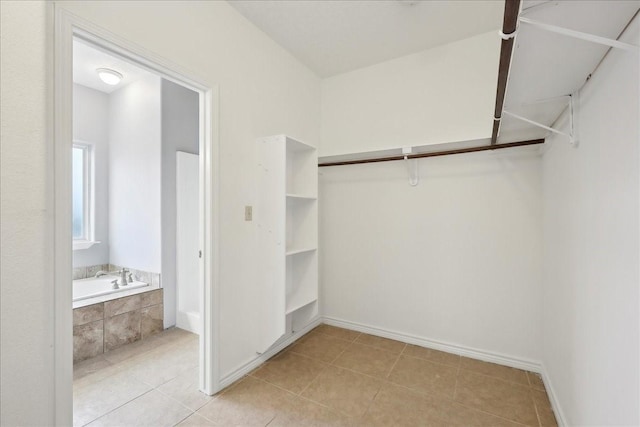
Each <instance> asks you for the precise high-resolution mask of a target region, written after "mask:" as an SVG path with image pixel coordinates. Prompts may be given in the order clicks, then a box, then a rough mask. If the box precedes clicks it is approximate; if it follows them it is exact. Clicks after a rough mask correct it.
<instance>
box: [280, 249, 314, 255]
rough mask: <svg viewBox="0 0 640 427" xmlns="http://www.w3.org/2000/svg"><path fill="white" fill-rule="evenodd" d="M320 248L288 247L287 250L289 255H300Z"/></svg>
mask: <svg viewBox="0 0 640 427" xmlns="http://www.w3.org/2000/svg"><path fill="white" fill-rule="evenodd" d="M316 250H318V248H301V249H288V250H287V252H286V255H287V256H290V255H298V254H303V253H305V252H313V251H316Z"/></svg>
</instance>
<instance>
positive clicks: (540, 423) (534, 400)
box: [529, 393, 542, 427]
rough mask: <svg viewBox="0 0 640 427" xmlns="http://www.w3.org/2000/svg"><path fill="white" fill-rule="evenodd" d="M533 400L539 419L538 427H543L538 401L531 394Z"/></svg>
mask: <svg viewBox="0 0 640 427" xmlns="http://www.w3.org/2000/svg"><path fill="white" fill-rule="evenodd" d="M529 394H530V397H531V400H532V401H533V409H534V411H536V417H537V418H538V425H539V426H541V427H542V418H541V417H540V412H538V403H537V402H536V399H535V398H534V397H533V393H529Z"/></svg>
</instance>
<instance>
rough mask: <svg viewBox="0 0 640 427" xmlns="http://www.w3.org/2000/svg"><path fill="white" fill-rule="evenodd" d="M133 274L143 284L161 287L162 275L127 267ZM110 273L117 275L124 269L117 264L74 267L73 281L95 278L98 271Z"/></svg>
mask: <svg viewBox="0 0 640 427" xmlns="http://www.w3.org/2000/svg"><path fill="white" fill-rule="evenodd" d="M125 268H126V269H127V270H129V272H131V274H133V275H134V276H135V278H136V279H137V280H139V281H141V282H145V283H149V284H151V285H152V286H153V287H160V274H159V273H151V272H149V271H142V270H136V269H135V268H129V267H125ZM100 270H102V271H108V272H110V273H115V272H116V271H120V270H122V267H121V266H119V265H115V264H100V265H91V266H88V267H74V268H73V280H78V279H87V278H90V277H95V276H96V273H97V272H98V271H100Z"/></svg>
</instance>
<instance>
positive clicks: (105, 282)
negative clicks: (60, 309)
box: [73, 275, 150, 306]
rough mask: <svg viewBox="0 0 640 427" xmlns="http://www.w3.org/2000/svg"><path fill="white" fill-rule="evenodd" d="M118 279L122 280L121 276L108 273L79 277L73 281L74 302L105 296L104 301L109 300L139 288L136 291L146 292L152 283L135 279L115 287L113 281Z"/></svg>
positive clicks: (129, 293)
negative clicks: (84, 277)
mask: <svg viewBox="0 0 640 427" xmlns="http://www.w3.org/2000/svg"><path fill="white" fill-rule="evenodd" d="M114 280H117V281H118V282H120V279H119V277H117V276H114V275H106V276H100V277H91V278H88V279H79V280H74V281H73V302H74V303H75V302H78V301H84V300H88V299H91V302H97V301H93V298H97V297H105V298H103V301H101V302H104V301H107V300H110V299H115V298H121V297H123V296H126V295H133V293H131V292H129V291H132V290H137V291H136V292H134V293H140V292H146V291H148V290H150V289H149V286H150V284H149V283H145V282H140V281H137V280H136V281H133V282H131V283H127V284H126V285H122V286H119V288H118V289H114V288H113V283H112V282H113V281H114ZM145 288H146V289H145ZM83 305H86V304H82V303H81V304H78V306H83Z"/></svg>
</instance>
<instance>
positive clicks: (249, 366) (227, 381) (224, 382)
mask: <svg viewBox="0 0 640 427" xmlns="http://www.w3.org/2000/svg"><path fill="white" fill-rule="evenodd" d="M321 323H322V317H320V316H317V317H315V318H314V319H313V320H311V321H310V322H309V323H307V325H306V326H304V327H303V328H302V329H299V330H297V331H295V332H294V333H292V334H289V335H287V336H285V337H284V338H282V339H280V341H278V342H277V343H275V344H274V345H273V346H272V347H271V348H269V350H267V351H266V352H264V353H262V354H261V355H259V356H257V357H256V358H255V359H253V360H251V361H250V362H247V363H245V364H244V365H242V366H240V367H238V368H236V369H235V370H234V371H233V372H231V373H230V374H228V375H226V376H225V377H223V378H222V379H221V380H220V389H221V390H222V389H224V388H226V387H228V386H230V385H231V384H233V383H234V382H236V381H238V380H239V379H240V378H242V377H244V376H245V375H247V374H248V373H249V372H251V371H253V370H254V369H255V368H257V367H258V366H260V365H262V364H263V363H264V362H266V361H267V360H269V359H271V358H272V357H273V356H275V355H276V354H278V353H279V352H280V351H282V350H283V349H284V348H285V347H287V346H289V345H291V344H293V343H294V342H296V341H297V340H299V339H300V338H301V337H302V336H303V335H304V334H306V333H307V332H309V331H310V330H311V329H313V328H315V327H316V326H318V325H319V324H321Z"/></svg>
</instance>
